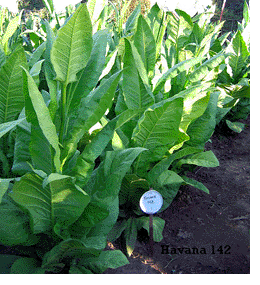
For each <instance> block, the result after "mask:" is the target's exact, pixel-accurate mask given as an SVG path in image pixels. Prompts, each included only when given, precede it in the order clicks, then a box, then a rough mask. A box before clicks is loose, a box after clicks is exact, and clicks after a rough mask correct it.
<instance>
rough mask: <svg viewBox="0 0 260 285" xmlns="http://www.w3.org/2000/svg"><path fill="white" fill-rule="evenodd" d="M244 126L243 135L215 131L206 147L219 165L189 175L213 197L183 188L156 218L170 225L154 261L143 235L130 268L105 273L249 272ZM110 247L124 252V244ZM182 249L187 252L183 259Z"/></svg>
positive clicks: (247, 149) (157, 246) (247, 165)
mask: <svg viewBox="0 0 260 285" xmlns="http://www.w3.org/2000/svg"><path fill="white" fill-rule="evenodd" d="M242 122H245V123H246V128H245V130H244V131H243V132H242V133H240V134H235V133H230V132H223V129H222V130H220V131H218V130H217V131H216V132H215V133H214V134H213V136H212V138H211V140H212V143H207V145H206V149H207V150H212V151H213V152H214V153H215V155H216V156H217V158H218V159H219V162H220V166H219V167H216V168H198V169H196V171H195V172H193V173H190V175H189V176H190V177H191V178H194V179H196V180H198V181H200V182H202V183H203V184H204V185H205V186H206V187H207V188H208V189H209V191H210V194H209V195H208V194H206V193H204V192H202V191H200V190H197V189H195V188H192V187H188V186H185V187H182V188H181V189H180V191H179V193H178V195H177V196H176V198H175V199H174V200H173V203H172V204H171V206H170V207H169V208H167V209H166V210H165V211H164V212H162V213H160V214H158V216H159V217H161V218H163V219H164V220H165V221H166V223H165V228H164V231H163V236H164V238H163V240H162V241H161V242H160V243H155V245H154V257H153V259H151V258H149V244H148V236H147V232H146V231H144V232H142V233H141V234H140V235H139V239H138V241H137V243H136V247H135V250H134V252H133V254H132V256H131V257H130V258H128V260H129V262H130V264H128V265H125V266H123V267H120V268H118V269H115V270H113V269H109V270H107V271H106V272H105V273H106V274H160V273H162V274H181V273H182V274H191V273H193V274H230V273H231V274H239V273H240V274H248V273H250V234H249V230H250V229H249V226H250V204H249V203H250V193H249V191H250V190H249V189H250V188H249V187H250V186H249V185H250V183H249V181H250V127H249V126H250V118H248V119H247V120H246V121H242ZM224 131H225V130H224ZM111 246H113V247H114V248H118V249H122V247H120V243H118V244H116V243H115V244H113V245H111ZM178 248H179V249H180V251H181V249H182V248H184V249H183V252H182V254H181V253H180V252H179V251H178Z"/></svg>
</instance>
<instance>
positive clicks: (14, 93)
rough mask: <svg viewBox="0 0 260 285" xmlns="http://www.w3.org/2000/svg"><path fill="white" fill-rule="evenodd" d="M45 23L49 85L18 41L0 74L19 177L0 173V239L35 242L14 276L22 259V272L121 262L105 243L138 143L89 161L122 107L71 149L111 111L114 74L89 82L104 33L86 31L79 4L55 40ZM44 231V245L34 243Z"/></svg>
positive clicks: (101, 55)
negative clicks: (42, 86) (43, 85)
mask: <svg viewBox="0 0 260 285" xmlns="http://www.w3.org/2000/svg"><path fill="white" fill-rule="evenodd" d="M45 24H46V31H47V40H46V45H45V49H44V62H43V70H44V74H45V78H46V82H47V86H48V89H47V90H41V92H40V91H39V89H38V85H37V80H36V81H35V80H34V78H33V76H32V75H31V74H30V72H29V68H28V63H27V61H26V56H25V52H24V50H23V48H22V47H20V48H19V49H17V50H16V51H15V52H14V53H13V54H12V55H11V56H10V57H9V58H8V59H7V61H6V62H5V63H4V65H3V66H2V68H1V71H0V72H1V74H0V81H1V106H2V107H1V118H2V120H1V137H2V136H3V135H5V134H7V133H8V132H10V130H14V131H15V144H14V157H13V164H12V174H14V175H17V176H16V177H15V178H5V179H1V183H0V190H1V191H0V193H1V195H0V197H1V201H0V202H1V205H0V213H1V217H2V218H1V222H0V223H1V225H0V229H1V230H0V241H1V243H2V244H4V245H7V246H15V245H18V244H23V245H26V246H32V245H34V247H37V258H36V259H32V258H31V257H29V258H28V257H26V258H21V259H19V260H17V261H16V262H15V263H14V265H13V266H12V268H11V272H14V273H21V270H23V267H21V265H22V266H24V267H27V268H29V272H30V273H44V272H45V273H46V272H47V273H50V272H55V273H58V272H64V271H65V272H66V271H69V272H70V273H91V272H94V273H101V272H103V271H104V270H105V269H106V268H108V267H111V268H116V267H118V266H120V265H124V264H126V263H127V262H128V261H127V259H126V258H125V257H124V255H123V254H122V253H121V252H120V251H113V252H112V251H105V252H103V249H104V248H105V247H106V236H107V234H108V232H109V231H110V229H111V228H112V227H113V225H114V223H115V222H116V219H117V216H118V192H119V189H120V184H121V181H122V179H123V177H124V175H125V174H126V172H127V171H128V170H129V168H130V166H131V164H132V162H133V161H134V160H135V159H136V157H137V156H138V155H139V154H140V153H141V152H143V151H144V149H143V148H128V149H125V150H118V151H112V152H111V151H106V152H105V153H104V156H105V157H104V159H103V161H102V162H101V163H99V164H95V161H96V159H97V158H98V157H99V156H100V155H101V154H102V153H103V151H104V150H105V148H106V146H107V144H108V143H109V141H110V139H111V138H112V136H113V133H114V130H115V129H116V128H118V127H119V126H120V124H123V123H124V122H125V121H127V120H129V118H131V116H132V113H133V112H127V113H124V114H121V116H118V117H116V118H115V119H114V120H112V121H110V122H109V123H108V124H107V125H106V126H105V127H104V128H103V129H102V130H101V131H100V132H98V134H97V135H96V136H95V137H94V138H93V139H91V141H88V142H87V143H86V144H85V145H84V148H83V151H82V152H80V151H79V150H77V145H78V144H79V142H80V140H81V139H82V138H83V136H84V135H85V134H86V133H87V132H88V131H89V129H90V128H91V127H93V126H94V125H95V124H96V123H97V122H98V121H99V120H100V119H101V118H102V116H103V115H104V113H105V112H106V110H107V109H109V108H110V106H111V104H112V100H113V97H114V93H115V90H116V87H117V84H118V81H119V79H120V76H121V72H120V71H119V72H117V73H115V74H113V75H112V76H110V77H109V78H108V79H106V80H104V81H102V82H101V83H100V84H99V86H98V87H96V85H97V84H98V82H99V77H100V76H101V74H102V71H103V68H104V65H105V55H106V43H107V37H108V34H107V31H100V32H98V33H97V34H95V35H94V36H93V37H92V24H91V21H90V17H89V14H88V10H87V8H86V6H85V4H82V5H80V6H79V7H78V9H77V10H76V12H75V13H74V14H73V16H72V17H71V18H70V19H69V21H68V22H67V23H66V24H65V25H64V26H63V27H62V28H61V29H60V30H59V31H58V33H57V36H56V37H55V35H54V33H53V31H52V29H51V28H50V26H49V25H48V23H47V22H46V23H45ZM35 52H36V51H35ZM8 86H12V88H8ZM8 100H13V103H12V104H7V102H9V101H8ZM10 102H11V101H10ZM17 116H18V119H17ZM4 146H6V144H5V143H4ZM94 167H95V170H94ZM46 237H47V240H49V243H48V246H46V245H44V244H43V243H42V240H44V239H46ZM19 268H20V269H19Z"/></svg>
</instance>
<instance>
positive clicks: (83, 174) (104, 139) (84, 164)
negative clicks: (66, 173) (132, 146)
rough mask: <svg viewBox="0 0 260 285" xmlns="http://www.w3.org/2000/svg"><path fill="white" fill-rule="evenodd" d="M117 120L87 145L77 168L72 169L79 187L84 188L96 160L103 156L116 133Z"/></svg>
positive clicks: (77, 163) (78, 160)
mask: <svg viewBox="0 0 260 285" xmlns="http://www.w3.org/2000/svg"><path fill="white" fill-rule="evenodd" d="M116 123H117V120H115V119H114V120H112V121H110V122H109V123H108V124H107V125H106V126H105V127H104V128H103V129H102V130H101V131H100V132H99V133H98V134H97V135H96V136H95V137H94V138H93V140H92V141H91V142H90V143H88V144H87V145H86V147H85V148H84V150H83V152H82V153H81V154H80V156H79V157H78V159H77V162H76V165H75V168H74V169H72V173H73V176H75V177H76V179H77V184H78V185H79V186H82V187H83V186H84V185H85V184H86V183H87V181H88V179H89V178H90V175H91V173H92V171H93V169H94V166H95V160H96V159H97V158H98V157H99V156H100V155H101V154H102V152H103V151H104V149H105V147H106V146H107V144H108V143H109V141H110V140H111V139H112V137H113V134H114V132H115V127H116Z"/></svg>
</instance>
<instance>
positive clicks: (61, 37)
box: [51, 4, 92, 86]
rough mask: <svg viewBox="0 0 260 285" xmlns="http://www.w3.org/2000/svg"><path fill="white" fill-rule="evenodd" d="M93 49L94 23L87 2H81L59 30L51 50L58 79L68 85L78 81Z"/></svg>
mask: <svg viewBox="0 0 260 285" xmlns="http://www.w3.org/2000/svg"><path fill="white" fill-rule="evenodd" d="M91 49H92V24H91V20H90V17H89V13H88V10H87V7H86V5H85V4H81V5H80V6H79V8H78V9H77V10H76V12H75V13H74V14H73V16H72V17H71V18H70V20H69V21H68V22H67V23H66V25H65V26H63V27H62V28H61V29H60V30H59V31H58V36H57V38H56V40H55V41H54V43H53V46H52V50H51V61H52V64H53V67H54V70H55V72H56V78H55V79H56V80H58V81H61V82H63V83H64V85H65V86H67V85H68V84H69V83H71V82H74V81H77V77H76V74H77V73H78V72H79V71H80V70H81V69H83V68H84V67H85V66H86V64H87V62H88V58H89V56H90V53H91Z"/></svg>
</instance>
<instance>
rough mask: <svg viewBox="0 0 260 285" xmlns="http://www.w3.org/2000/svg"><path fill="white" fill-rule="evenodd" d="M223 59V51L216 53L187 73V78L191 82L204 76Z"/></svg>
mask: <svg viewBox="0 0 260 285" xmlns="http://www.w3.org/2000/svg"><path fill="white" fill-rule="evenodd" d="M224 60H225V55H224V54H223V53H220V54H217V55H215V56H213V57H211V58H210V59H208V60H206V61H205V62H204V63H203V64H201V65H200V66H199V67H198V68H196V69H195V71H194V72H192V73H191V74H190V75H189V80H190V81H191V82H196V81H199V80H202V79H203V78H205V77H206V76H207V75H208V73H209V72H210V70H212V69H213V68H215V67H217V66H219V65H220V64H221V63H222V62H223V61H224Z"/></svg>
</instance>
